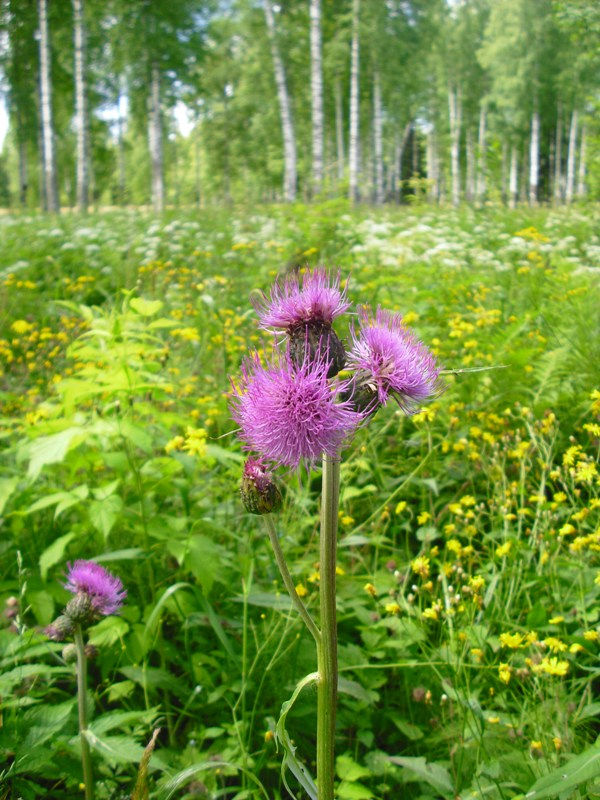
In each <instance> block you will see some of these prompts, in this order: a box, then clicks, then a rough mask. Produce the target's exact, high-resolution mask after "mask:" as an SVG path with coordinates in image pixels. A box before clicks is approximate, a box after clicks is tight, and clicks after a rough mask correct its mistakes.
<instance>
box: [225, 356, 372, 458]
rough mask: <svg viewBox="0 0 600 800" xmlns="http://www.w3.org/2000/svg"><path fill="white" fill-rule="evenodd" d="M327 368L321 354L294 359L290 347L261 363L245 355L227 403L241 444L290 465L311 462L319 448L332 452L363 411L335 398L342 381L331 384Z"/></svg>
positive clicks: (321, 450) (333, 453) (254, 357)
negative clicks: (358, 410)
mask: <svg viewBox="0 0 600 800" xmlns="http://www.w3.org/2000/svg"><path fill="white" fill-rule="evenodd" d="M328 369H329V362H327V361H325V360H324V359H323V358H322V357H318V358H316V359H315V360H311V359H309V358H308V357H306V358H305V359H304V361H303V362H302V363H301V364H296V363H294V362H293V361H292V358H291V356H290V354H289V352H287V353H286V355H285V356H281V357H279V358H274V360H273V361H272V362H271V363H270V364H268V365H267V366H266V367H263V366H262V365H261V363H260V360H259V357H258V354H257V353H255V354H254V356H253V357H252V358H250V359H248V360H247V361H246V362H245V363H244V364H243V366H242V378H241V381H240V385H239V387H236V386H235V385H234V387H233V388H234V391H233V395H232V403H231V412H232V416H233V418H234V420H235V421H236V422H237V423H238V424H239V425H240V427H241V429H242V434H241V435H242V438H243V439H244V441H245V442H246V445H245V449H246V450H256V451H258V452H259V453H260V454H261V455H262V456H264V457H265V458H267V459H269V460H270V461H273V462H275V463H276V464H284V465H285V466H289V467H297V466H298V464H299V463H300V461H301V460H302V459H306V460H307V461H308V462H309V463H314V462H315V461H316V460H317V459H318V458H320V456H321V454H322V453H323V452H325V453H327V454H328V455H330V456H331V457H332V458H335V457H337V456H338V455H339V452H340V449H341V447H342V444H343V442H344V440H345V439H346V438H347V436H348V435H349V434H350V433H351V432H352V431H353V430H354V429H355V428H356V426H357V425H358V424H359V422H360V421H361V420H362V415H361V414H359V413H357V412H356V411H353V410H352V406H351V403H350V402H349V401H345V402H336V397H337V395H338V393H339V392H340V391H343V389H344V388H345V384H344V383H341V384H337V386H333V385H332V384H331V383H330V382H329V381H328V380H327V372H328Z"/></svg>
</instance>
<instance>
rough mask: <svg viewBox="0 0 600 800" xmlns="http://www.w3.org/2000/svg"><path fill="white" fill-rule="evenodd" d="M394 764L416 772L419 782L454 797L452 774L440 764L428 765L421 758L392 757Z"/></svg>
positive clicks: (390, 758)
mask: <svg viewBox="0 0 600 800" xmlns="http://www.w3.org/2000/svg"><path fill="white" fill-rule="evenodd" d="M389 760H390V761H391V762H392V764H398V766H400V767H405V768H406V769H409V770H410V771H411V772H414V774H415V775H416V777H417V779H418V780H421V781H425V782H426V783H428V784H429V785H430V786H433V788H434V789H436V790H437V791H438V792H443V793H446V794H447V795H449V796H450V797H454V789H453V786H452V780H451V778H450V773H449V772H448V770H447V769H445V767H442V766H441V765H440V764H435V763H429V764H428V763H427V761H425V759H424V758H422V757H421V756H415V757H409V756H390V757H389Z"/></svg>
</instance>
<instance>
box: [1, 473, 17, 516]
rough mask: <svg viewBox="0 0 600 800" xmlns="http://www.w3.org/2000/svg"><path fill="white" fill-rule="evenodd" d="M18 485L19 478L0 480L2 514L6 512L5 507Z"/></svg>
mask: <svg viewBox="0 0 600 800" xmlns="http://www.w3.org/2000/svg"><path fill="white" fill-rule="evenodd" d="M18 483H19V479H18V478H0V514H2V512H3V511H4V506H5V505H6V503H7V502H8V500H9V499H10V497H11V495H12V493H13V492H14V490H15V489H16V488H17V484H18Z"/></svg>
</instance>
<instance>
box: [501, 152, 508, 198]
mask: <svg viewBox="0 0 600 800" xmlns="http://www.w3.org/2000/svg"><path fill="white" fill-rule="evenodd" d="M500 184H501V193H502V202H503V203H508V142H507V141H506V139H503V140H502V161H501V165H500Z"/></svg>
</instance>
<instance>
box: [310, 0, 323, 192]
mask: <svg viewBox="0 0 600 800" xmlns="http://www.w3.org/2000/svg"><path fill="white" fill-rule="evenodd" d="M310 63H311V71H310V86H311V98H312V171H313V191H314V192H315V193H317V194H318V193H319V192H320V191H321V190H322V188H323V64H322V58H321V0H310Z"/></svg>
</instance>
